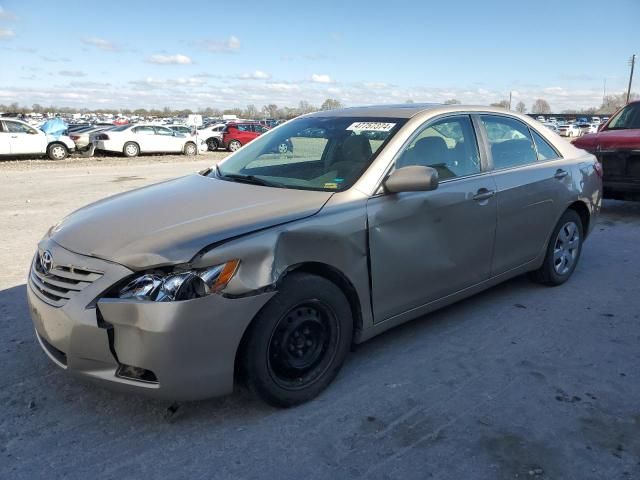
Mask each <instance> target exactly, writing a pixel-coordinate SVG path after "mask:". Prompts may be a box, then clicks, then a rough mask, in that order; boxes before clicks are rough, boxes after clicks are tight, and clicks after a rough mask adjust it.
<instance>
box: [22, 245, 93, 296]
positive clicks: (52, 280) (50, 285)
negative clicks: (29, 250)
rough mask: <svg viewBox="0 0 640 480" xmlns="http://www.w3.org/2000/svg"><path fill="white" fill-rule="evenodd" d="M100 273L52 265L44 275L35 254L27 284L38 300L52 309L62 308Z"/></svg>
mask: <svg viewBox="0 0 640 480" xmlns="http://www.w3.org/2000/svg"><path fill="white" fill-rule="evenodd" d="M101 276H102V272H96V271H94V270H88V269H86V268H81V267H76V266H73V265H55V264H54V265H53V266H52V268H51V270H50V271H49V273H45V272H44V269H43V268H42V263H41V262H40V256H39V255H37V254H36V256H35V258H34V259H33V264H32V265H31V272H30V274H29V282H30V285H31V287H32V288H33V291H34V292H35V293H36V294H37V295H38V297H40V299H41V300H42V301H44V302H46V303H48V304H49V305H53V306H54V307H62V306H63V305H64V304H65V303H67V301H68V300H69V299H70V298H71V297H72V296H73V295H74V294H75V293H77V292H79V291H81V290H82V289H83V288H85V287H86V286H87V285H90V284H91V283H93V282H95V281H96V280H98V279H99V278H100V277H101Z"/></svg>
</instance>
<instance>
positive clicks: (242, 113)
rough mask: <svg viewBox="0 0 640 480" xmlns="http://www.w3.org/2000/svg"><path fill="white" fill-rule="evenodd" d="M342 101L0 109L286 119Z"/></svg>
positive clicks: (11, 110)
mask: <svg viewBox="0 0 640 480" xmlns="http://www.w3.org/2000/svg"><path fill="white" fill-rule="evenodd" d="M342 106H343V105H342V103H341V102H340V101H339V100H337V99H335V98H327V99H326V100H325V101H324V102H323V103H322V105H320V106H319V107H318V106H315V105H311V104H310V103H309V102H307V101H305V100H301V101H300V103H298V106H297V107H279V106H278V105H276V104H273V103H270V104H268V105H263V106H262V108H260V109H258V107H256V106H255V105H253V104H251V105H247V106H246V107H245V108H228V109H224V110H222V109H219V108H211V107H207V108H202V109H199V110H197V111H194V110H191V109H189V108H185V109H173V108H171V107H164V108H162V109H157V108H152V109H146V108H136V109H128V108H124V109H114V108H97V109H88V108H81V109H77V108H72V107H58V106H55V105H48V106H43V105H40V104H38V103H34V104H33V105H32V106H31V108H29V107H27V106H22V105H19V104H18V103H17V102H14V103H11V104H9V105H2V104H0V112H5V113H17V114H23V115H24V114H27V113H36V114H43V113H61V114H73V113H82V114H88V113H93V114H97V115H105V114H110V115H125V116H132V115H137V116H139V117H186V116H187V115H192V114H200V115H202V116H204V117H214V118H215V117H218V118H220V117H222V115H236V116H237V117H240V118H251V119H253V118H275V119H278V120H288V119H291V118H294V117H297V116H299V115H304V114H305V113H311V112H317V111H319V110H335V109H336V108H342Z"/></svg>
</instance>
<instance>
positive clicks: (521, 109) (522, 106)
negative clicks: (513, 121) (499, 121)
mask: <svg viewBox="0 0 640 480" xmlns="http://www.w3.org/2000/svg"><path fill="white" fill-rule="evenodd" d="M526 111H527V106H526V105H525V104H524V102H523V101H522V100H521V101H519V102H518V103H517V104H516V112H518V113H525V112H526Z"/></svg>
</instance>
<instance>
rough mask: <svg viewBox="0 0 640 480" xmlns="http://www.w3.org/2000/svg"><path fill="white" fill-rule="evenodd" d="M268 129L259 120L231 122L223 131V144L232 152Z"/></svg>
mask: <svg viewBox="0 0 640 480" xmlns="http://www.w3.org/2000/svg"><path fill="white" fill-rule="evenodd" d="M268 130H269V129H268V128H267V127H264V126H262V125H260V124H259V123H258V122H238V123H229V124H227V126H226V128H225V129H224V132H223V133H222V144H223V146H224V148H226V149H227V150H229V151H230V152H235V151H236V150H238V149H239V148H240V147H242V146H243V145H246V144H247V143H249V142H250V141H251V140H253V139H255V138H258V137H259V136H260V135H262V134H263V133H264V132H266V131H268Z"/></svg>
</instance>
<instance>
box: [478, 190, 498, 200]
mask: <svg viewBox="0 0 640 480" xmlns="http://www.w3.org/2000/svg"><path fill="white" fill-rule="evenodd" d="M495 194H496V192H495V190H487V189H486V188H481V189H480V190H478V192H477V193H476V194H475V195H474V196H473V199H474V200H476V201H478V202H481V201H483V200H488V199H490V198H491V197H493V196H494V195H495Z"/></svg>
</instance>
